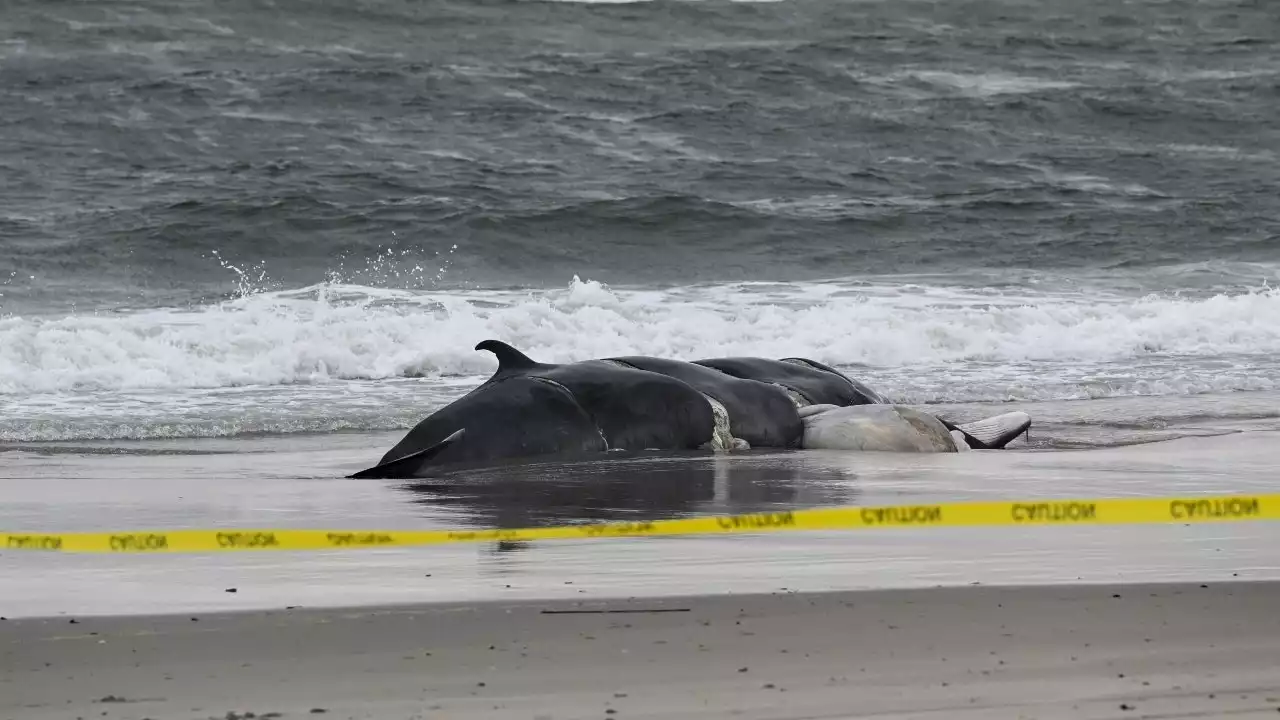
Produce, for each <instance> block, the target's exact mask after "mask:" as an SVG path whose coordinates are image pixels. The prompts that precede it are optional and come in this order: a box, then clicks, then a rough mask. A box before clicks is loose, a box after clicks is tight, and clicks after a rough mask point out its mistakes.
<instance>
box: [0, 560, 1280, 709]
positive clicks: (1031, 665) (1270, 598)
mask: <svg viewBox="0 0 1280 720" xmlns="http://www.w3.org/2000/svg"><path fill="white" fill-rule="evenodd" d="M1277 607H1280V584H1277V583H1214V584H1151V585H1143V584H1138V585H1123V586H1120V585H1116V586H1102V585H1100V586H1088V587H1081V586H1060V587H1038V588H1035V587H1007V588H985V587H973V588H952V589H933V590H895V591H871V592H854V593H795V594H792V593H776V594H770V595H744V596H737V597H727V596H726V597H671V598H666V599H633V600H624V599H619V600H612V601H547V602H513V603H502V602H480V603H462V604H440V605H427V606H400V607H378V608H361V609H345V610H343V609H335V610H307V609H296V610H284V611H273V612H247V613H229V614H200V615H190V616H188V615H181V616H174V615H169V616H140V617H103V618H91V619H84V620H78V621H75V622H74V624H72V621H70V620H68V619H66V618H59V619H30V620H17V621H13V620H10V621H6V622H5V623H3V624H0V688H3V691H2V692H0V698H3V699H0V717H5V718H14V719H15V720H16V719H18V718H21V719H22V720H27V719H30V720H44V719H46V718H48V719H50V720H52V719H54V718H57V719H59V720H61V719H62V718H72V717H84V718H88V717H104V718H112V719H113V720H117V719H118V720H142V719H143V718H153V719H159V718H164V719H166V720H168V719H170V718H172V719H175V720H176V719H179V718H191V719H193V720H205V719H206V718H236V717H238V718H248V717H257V718H276V717H294V718H296V717H333V718H368V719H370V720H375V719H379V720H380V719H382V718H387V719H392V718H394V719H396V720H407V719H409V718H448V717H486V718H521V719H522V720H523V719H529V718H558V719H560V718H564V719H573V718H605V717H618V718H635V717H641V718H708V719H710V718H747V719H759V720H765V719H769V720H783V719H796V720H798V719H800V718H844V717H886V718H888V717H892V718H926V717H930V718H931V717H948V718H1131V717H1145V718H1154V717H1161V718H1171V717H1223V716H1230V717H1275V716H1276V713H1277V711H1278V710H1280V615H1278V614H1277V613H1276V608H1277ZM250 713H252V714H250Z"/></svg>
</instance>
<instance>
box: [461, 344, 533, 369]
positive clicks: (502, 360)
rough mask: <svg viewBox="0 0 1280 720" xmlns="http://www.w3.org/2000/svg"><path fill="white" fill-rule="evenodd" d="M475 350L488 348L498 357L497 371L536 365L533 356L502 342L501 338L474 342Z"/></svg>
mask: <svg viewBox="0 0 1280 720" xmlns="http://www.w3.org/2000/svg"><path fill="white" fill-rule="evenodd" d="M475 349H476V350H488V351H489V352H491V353H493V354H494V356H495V357H497V358H498V372H499V373H503V372H508V371H511V370H527V369H529V368H532V367H537V366H538V363H537V362H535V361H534V360H533V358H531V357H529V356H528V355H525V354H524V353H522V352H520V351H519V350H517V349H515V348H513V347H511V346H510V345H508V344H506V343H504V342H502V341H501V340H481V341H480V342H479V343H476V347H475Z"/></svg>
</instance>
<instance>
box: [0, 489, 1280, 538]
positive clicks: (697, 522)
mask: <svg viewBox="0 0 1280 720" xmlns="http://www.w3.org/2000/svg"><path fill="white" fill-rule="evenodd" d="M1250 520H1280V494H1277V495H1205V496H1192V497H1162V498H1127V499H1090V500H1062V499H1041V500H1023V501H1016V502H1009V501H1002V502H959V503H942V504H930V505H881V506H864V507H842V508H820V509H813V510H784V511H780V512H762V513H749V514H745V515H728V516H719V517H695V518H684V519H678V520H652V521H640V522H614V523H593V524H580V525H566V526H560V527H542V528H521V529H512V530H503V529H489V530H231V529H227V530H153V531H131V532H117V533H103V532H96V533H0V549H8V550H37V551H52V552H74V553H122V552H123V553H156V552H222V551H239V550H322V549H356V548H386V547H405V546H414V545H439V544H443V543H460V542H493V541H505V542H513V541H526V540H567V539H584V538H585V539H590V538H604V537H638V536H657V535H726V534H743V533H761V532H775V531H781V530H857V529H881V528H900V527H973V526H999V525H1116V524H1121V525H1124V524H1145V523H1211V522H1240V521H1250Z"/></svg>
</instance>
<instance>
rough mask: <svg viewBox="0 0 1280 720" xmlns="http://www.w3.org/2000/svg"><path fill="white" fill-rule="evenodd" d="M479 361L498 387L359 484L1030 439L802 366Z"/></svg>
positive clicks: (499, 346) (489, 383)
mask: <svg viewBox="0 0 1280 720" xmlns="http://www.w3.org/2000/svg"><path fill="white" fill-rule="evenodd" d="M476 349H477V350H487V351H489V352H492V353H493V354H494V355H495V356H496V357H497V359H498V369H497V370H496V371H495V372H494V374H493V375H492V376H491V377H490V378H489V379H488V380H486V381H485V382H484V383H482V384H481V385H480V386H479V387H477V388H475V389H474V390H472V391H471V392H469V393H467V394H466V395H464V396H462V397H461V398H458V399H457V400H455V401H454V402H452V403H450V404H449V405H446V406H445V407H443V408H441V409H439V410H437V411H436V412H434V413H432V414H431V415H429V416H428V417H426V418H425V419H423V420H422V421H421V422H420V423H418V425H416V426H415V427H414V428H413V429H412V430H410V431H409V432H408V433H407V434H406V435H405V437H404V438H403V439H402V440H401V441H400V442H399V443H397V444H396V446H395V447H393V448H392V449H391V450H389V451H388V452H387V453H386V454H385V455H384V456H383V457H382V459H381V461H380V462H379V463H378V464H377V465H376V466H374V467H371V468H368V469H366V470H362V471H360V472H358V473H356V474H354V475H352V477H378V478H409V477H421V476H424V475H429V474H431V473H433V472H437V471H440V470H444V469H449V468H456V467H463V466H475V465H487V464H495V463H506V462H511V461H517V462H518V461H522V460H536V459H539V458H548V457H552V458H556V459H566V458H580V457H593V456H597V455H598V454H600V453H609V452H616V451H643V450H712V451H725V452H727V451H734V450H742V449H749V448H760V447H771V448H793V449H802V448H807V449H818V448H821V449H830V450H851V451H886V452H960V451H964V450H971V449H999V448H1003V447H1004V446H1005V445H1007V444H1008V443H1009V442H1010V441H1011V440H1013V439H1014V438H1015V437H1017V436H1018V435H1020V434H1021V433H1023V432H1025V431H1026V430H1027V429H1028V428H1029V427H1030V426H1031V418H1030V416H1028V415H1027V414H1026V413H1023V412H1009V413H1004V414H1001V415H997V416H994V417H989V418H985V419H982V420H979V421H976V422H971V423H965V424H960V425H956V424H952V423H949V422H947V421H945V420H943V419H941V418H938V417H936V416H934V415H931V414H929V413H925V412H921V411H919V410H915V409H912V408H908V407H904V406H900V405H894V404H891V403H889V402H888V401H886V400H885V398H884V397H883V396H881V395H880V394H879V393H877V392H876V391H874V390H872V389H871V388H869V387H867V386H866V385H863V384H862V383H860V382H857V381H855V380H853V379H851V378H849V377H847V376H845V375H844V374H842V373H840V372H839V371H837V370H835V369H833V368H831V367H828V366H826V365H823V364H822V363H819V362H816V361H813V360H809V359H806V358H782V359H771V358H762V357H728V358H713V359H706V360H696V361H692V362H685V361H681V360H671V359H665V358H656V357H644V356H628V357H614V358H603V359H592V360H582V361H578V362H573V363H566V364H549V363H540V362H536V361H534V360H533V359H531V358H529V357H528V356H527V355H525V354H524V353H522V352H520V351H519V350H517V349H515V348H514V347H512V346H510V345H508V344H506V343H503V342H500V341H498V340H485V341H483V342H481V343H479V344H478V345H476Z"/></svg>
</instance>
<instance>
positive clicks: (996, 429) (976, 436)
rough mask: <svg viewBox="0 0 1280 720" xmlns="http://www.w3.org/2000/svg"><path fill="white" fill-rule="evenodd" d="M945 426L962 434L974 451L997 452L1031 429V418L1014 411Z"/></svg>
mask: <svg viewBox="0 0 1280 720" xmlns="http://www.w3.org/2000/svg"><path fill="white" fill-rule="evenodd" d="M947 425H948V429H950V430H959V431H960V432H962V433H964V437H965V442H967V443H968V444H969V447H971V448H973V449H974V450H999V449H1000V448H1003V447H1004V446H1005V445H1008V444H1009V443H1010V442H1012V441H1013V439H1014V438H1016V437H1018V436H1019V435H1021V434H1022V433H1024V432H1026V431H1027V430H1028V429H1029V428H1030V427H1031V416H1030V415H1028V414H1026V413H1024V412H1022V411H1020V410H1015V411H1014V412H1007V413H1004V414H1003V415H994V416H992V417H989V418H983V419H981V420H974V421H973V422H967V423H961V424H959V425H954V424H952V423H947Z"/></svg>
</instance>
